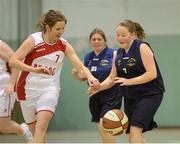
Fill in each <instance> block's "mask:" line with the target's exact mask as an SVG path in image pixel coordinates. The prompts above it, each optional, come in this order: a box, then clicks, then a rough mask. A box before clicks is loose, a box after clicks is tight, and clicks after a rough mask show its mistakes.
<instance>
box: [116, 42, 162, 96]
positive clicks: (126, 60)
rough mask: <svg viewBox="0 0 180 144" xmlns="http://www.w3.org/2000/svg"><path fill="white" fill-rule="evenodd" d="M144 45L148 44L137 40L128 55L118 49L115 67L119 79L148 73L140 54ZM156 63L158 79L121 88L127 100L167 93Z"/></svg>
mask: <svg viewBox="0 0 180 144" xmlns="http://www.w3.org/2000/svg"><path fill="white" fill-rule="evenodd" d="M142 43H146V42H141V41H139V40H137V39H135V40H134V41H133V43H132V45H131V47H130V49H129V51H128V53H126V52H125V50H124V49H121V48H120V49H118V51H117V57H116V60H115V65H116V69H117V75H118V76H119V77H124V78H134V77H137V76H140V75H142V74H143V73H145V72H146V70H145V68H144V65H143V63H142V59H141V54H140V45H141V44H142ZM146 44H148V43H146ZM148 45H149V44H148ZM154 60H155V58H154ZM155 63H156V69H157V78H156V79H154V80H152V81H150V82H147V83H145V84H139V85H133V86H123V87H121V90H122V92H123V95H124V96H125V97H126V98H129V99H136V98H138V97H141V96H150V95H157V94H161V93H163V92H164V91H165V88H164V83H163V79H162V76H161V73H160V70H159V67H158V65H157V62H156V60H155Z"/></svg>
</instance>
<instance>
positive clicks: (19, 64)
mask: <svg viewBox="0 0 180 144" xmlns="http://www.w3.org/2000/svg"><path fill="white" fill-rule="evenodd" d="M9 65H10V67H13V68H15V69H18V70H22V71H28V72H33V71H34V68H33V67H31V66H28V65H26V64H24V63H23V62H22V61H20V60H18V59H17V58H16V57H15V56H12V57H11V58H10V60H9Z"/></svg>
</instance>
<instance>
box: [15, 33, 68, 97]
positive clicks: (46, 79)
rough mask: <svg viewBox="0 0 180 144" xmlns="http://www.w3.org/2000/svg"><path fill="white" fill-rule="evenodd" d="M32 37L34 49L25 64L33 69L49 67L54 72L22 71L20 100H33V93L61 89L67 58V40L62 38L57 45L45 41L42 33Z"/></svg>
mask: <svg viewBox="0 0 180 144" xmlns="http://www.w3.org/2000/svg"><path fill="white" fill-rule="evenodd" d="M31 36H32V38H33V41H34V47H33V49H32V51H31V52H30V53H29V54H28V55H27V56H26V57H25V59H24V63H25V64H27V65H29V66H33V67H41V66H44V67H47V68H48V69H49V70H50V71H52V75H47V74H37V73H33V72H25V71H22V72H21V74H20V76H19V79H18V83H17V94H18V99H19V100H25V99H27V98H30V97H31V98H32V97H33V95H31V96H30V94H29V93H31V91H44V90H50V91H52V90H57V89H60V72H61V69H62V65H63V60H64V56H65V54H64V52H65V49H66V40H64V39H63V38H60V39H59V40H58V41H57V42H56V43H54V44H48V43H46V42H45V41H44V39H43V33H42V32H36V33H34V34H32V35H31Z"/></svg>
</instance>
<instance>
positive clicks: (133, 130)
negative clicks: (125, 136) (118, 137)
mask: <svg viewBox="0 0 180 144" xmlns="http://www.w3.org/2000/svg"><path fill="white" fill-rule="evenodd" d="M142 130H143V129H142V128H139V127H136V126H131V127H130V133H129V143H145V140H144V138H143V134H142Z"/></svg>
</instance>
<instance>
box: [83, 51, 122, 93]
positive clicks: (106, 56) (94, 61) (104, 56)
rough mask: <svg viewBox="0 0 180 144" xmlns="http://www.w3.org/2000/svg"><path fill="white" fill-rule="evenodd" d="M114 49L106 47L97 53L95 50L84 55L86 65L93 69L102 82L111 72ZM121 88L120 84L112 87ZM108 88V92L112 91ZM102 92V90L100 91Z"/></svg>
mask: <svg viewBox="0 0 180 144" xmlns="http://www.w3.org/2000/svg"><path fill="white" fill-rule="evenodd" d="M113 51H114V50H113V49H111V48H104V49H103V51H102V52H101V53H100V54H99V55H96V54H95V53H94V52H93V51H91V52H89V53H87V54H86V56H85V57H84V65H85V66H86V67H87V68H88V69H89V70H90V71H91V73H92V75H93V76H94V77H95V78H97V79H98V80H99V81H100V82H102V81H104V80H105V79H106V78H107V77H108V76H109V74H110V72H111V68H112V62H113ZM113 88H116V89H119V88H120V87H119V86H117V85H116V86H115V87H112V88H111V89H113ZM109 90H110V89H108V93H111V92H110V91H109ZM118 91H119V90H118ZM100 93H101V92H100Z"/></svg>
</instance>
